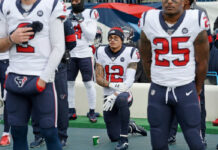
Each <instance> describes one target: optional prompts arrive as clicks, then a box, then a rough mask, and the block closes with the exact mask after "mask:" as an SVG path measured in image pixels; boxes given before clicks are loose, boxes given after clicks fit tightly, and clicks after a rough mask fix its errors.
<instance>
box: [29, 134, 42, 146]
mask: <svg viewBox="0 0 218 150" xmlns="http://www.w3.org/2000/svg"><path fill="white" fill-rule="evenodd" d="M44 144H45V139H44V138H42V137H39V138H35V141H33V142H32V143H30V148H36V147H40V146H42V145H44Z"/></svg>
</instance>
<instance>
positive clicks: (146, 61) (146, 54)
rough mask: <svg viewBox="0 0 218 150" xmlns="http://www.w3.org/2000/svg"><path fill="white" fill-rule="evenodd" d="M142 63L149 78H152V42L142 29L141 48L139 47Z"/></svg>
mask: <svg viewBox="0 0 218 150" xmlns="http://www.w3.org/2000/svg"><path fill="white" fill-rule="evenodd" d="M139 52H140V56H141V60H142V65H143V68H144V71H145V73H146V75H147V77H148V79H149V80H151V61H152V60H151V57H152V53H151V42H150V41H149V40H148V38H147V37H146V35H145V33H144V32H143V31H141V36H140V48H139Z"/></svg>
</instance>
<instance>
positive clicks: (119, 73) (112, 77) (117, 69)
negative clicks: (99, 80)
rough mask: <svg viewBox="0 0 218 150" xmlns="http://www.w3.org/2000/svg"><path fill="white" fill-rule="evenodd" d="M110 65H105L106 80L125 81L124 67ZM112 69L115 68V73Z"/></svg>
mask: <svg viewBox="0 0 218 150" xmlns="http://www.w3.org/2000/svg"><path fill="white" fill-rule="evenodd" d="M109 67H110V66H109V65H107V66H105V72H106V80H107V81H109V82H123V77H122V76H123V73H124V70H123V67H122V66H120V65H114V66H111V68H109ZM110 70H113V73H110ZM118 76H120V77H118Z"/></svg>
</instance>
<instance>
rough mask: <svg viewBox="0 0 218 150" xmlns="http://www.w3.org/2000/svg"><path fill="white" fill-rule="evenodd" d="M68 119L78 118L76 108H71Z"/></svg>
mask: <svg viewBox="0 0 218 150" xmlns="http://www.w3.org/2000/svg"><path fill="white" fill-rule="evenodd" d="M68 119H69V120H76V119H77V115H76V109H75V108H69V113H68Z"/></svg>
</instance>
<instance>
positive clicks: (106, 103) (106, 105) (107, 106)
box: [103, 94, 117, 111]
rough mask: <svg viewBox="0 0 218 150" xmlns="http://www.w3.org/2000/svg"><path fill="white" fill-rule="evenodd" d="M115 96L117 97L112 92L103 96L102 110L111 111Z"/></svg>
mask: <svg viewBox="0 0 218 150" xmlns="http://www.w3.org/2000/svg"><path fill="white" fill-rule="evenodd" d="M116 98H117V96H116V95H114V94H111V95H109V96H107V97H105V98H104V104H103V110H104V111H111V110H112V108H113V106H114V103H115V100H116Z"/></svg>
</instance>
